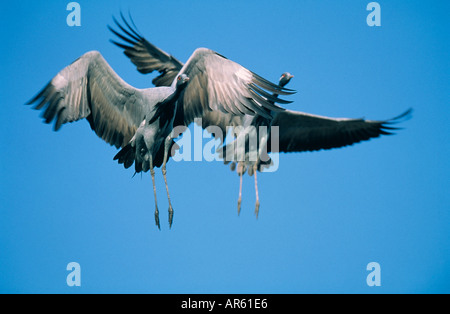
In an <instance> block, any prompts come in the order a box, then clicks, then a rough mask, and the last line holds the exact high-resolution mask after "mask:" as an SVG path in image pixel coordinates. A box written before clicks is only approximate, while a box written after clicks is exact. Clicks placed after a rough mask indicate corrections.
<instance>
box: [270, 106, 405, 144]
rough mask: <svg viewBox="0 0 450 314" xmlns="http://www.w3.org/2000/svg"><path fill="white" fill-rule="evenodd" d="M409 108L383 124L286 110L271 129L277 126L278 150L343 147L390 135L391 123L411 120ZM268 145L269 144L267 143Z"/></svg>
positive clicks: (276, 117)
mask: <svg viewBox="0 0 450 314" xmlns="http://www.w3.org/2000/svg"><path fill="white" fill-rule="evenodd" d="M411 112H412V109H409V110H407V111H405V112H404V113H402V114H401V115H399V116H397V117H395V118H393V119H390V120H385V121H370V120H364V119H345V118H341V119H334V118H328V117H322V116H317V115H311V114H307V113H303V112H296V111H290V110H286V111H284V112H280V113H278V114H277V115H276V116H275V118H274V120H273V122H272V126H279V151H280V152H303V151H316V150H321V149H331V148H337V147H343V146H348V145H352V144H354V143H359V142H361V141H367V140H369V139H371V138H375V137H379V136H380V135H389V134H392V131H393V130H396V129H398V128H395V127H392V124H394V123H398V122H400V120H402V119H406V118H408V117H410V115H411ZM268 144H270V142H269V143H268Z"/></svg>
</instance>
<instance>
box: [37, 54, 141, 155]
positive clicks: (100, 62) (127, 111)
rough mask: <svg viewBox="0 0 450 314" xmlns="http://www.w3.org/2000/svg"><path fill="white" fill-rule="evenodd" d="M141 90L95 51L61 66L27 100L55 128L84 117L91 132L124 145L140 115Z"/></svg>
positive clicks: (134, 128) (130, 136) (136, 125)
mask: <svg viewBox="0 0 450 314" xmlns="http://www.w3.org/2000/svg"><path fill="white" fill-rule="evenodd" d="M143 96H144V95H143V90H139V89H136V88H134V87H132V86H130V85H128V84H127V83H125V82H124V81H123V80H122V79H121V78H120V77H119V76H118V75H117V74H116V73H115V72H114V71H113V70H112V68H111V67H110V66H109V64H108V63H107V62H106V61H105V59H103V57H102V55H101V54H100V53H99V52H97V51H90V52H88V53H86V54H84V55H83V56H81V57H80V58H78V59H77V60H75V61H74V62H73V63H72V64H70V65H69V66H67V67H65V68H64V69H63V70H61V71H60V72H59V73H58V74H57V75H56V76H55V77H54V78H53V79H52V80H51V81H50V82H49V83H48V84H47V86H45V87H44V88H43V89H42V91H41V92H40V93H39V94H37V95H36V96H35V97H34V98H33V99H31V100H30V101H29V102H28V104H32V103H36V106H35V107H34V108H35V109H43V108H44V109H43V110H44V113H43V117H44V118H45V122H46V123H51V122H52V121H53V120H55V121H56V122H55V131H57V130H59V129H60V128H61V126H62V125H63V124H64V123H67V122H74V121H78V120H80V119H83V118H86V119H87V120H88V121H89V124H90V125H91V128H92V129H93V130H94V131H95V133H96V134H97V135H98V136H99V137H100V138H102V139H103V140H105V141H106V142H107V143H109V144H111V145H114V146H116V147H117V148H119V147H123V146H125V145H126V144H127V143H128V142H129V141H130V139H131V138H132V137H133V135H134V133H135V132H136V129H137V127H138V126H139V124H140V123H141V121H142V120H143V119H144V97H143Z"/></svg>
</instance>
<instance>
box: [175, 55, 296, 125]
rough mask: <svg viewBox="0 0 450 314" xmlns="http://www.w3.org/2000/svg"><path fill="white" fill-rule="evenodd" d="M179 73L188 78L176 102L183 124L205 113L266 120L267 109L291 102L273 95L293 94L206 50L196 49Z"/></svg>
mask: <svg viewBox="0 0 450 314" xmlns="http://www.w3.org/2000/svg"><path fill="white" fill-rule="evenodd" d="M179 74H186V75H187V76H188V77H189V78H190V80H189V84H188V85H187V87H186V88H185V90H184V91H183V95H181V96H180V99H179V100H178V106H179V107H180V108H182V109H180V110H183V112H182V115H183V117H184V121H185V124H186V125H188V124H190V123H191V122H192V121H193V120H194V118H196V117H202V116H203V115H204V113H205V112H208V111H217V112H223V113H229V114H233V115H237V116H242V115H245V114H248V115H255V114H259V115H261V116H264V117H268V118H269V117H270V113H268V111H267V110H270V111H275V112H279V111H284V110H285V109H284V108H282V107H279V106H278V105H276V103H280V104H287V103H290V101H286V100H283V99H280V98H278V97H275V96H273V94H278V95H290V94H293V93H294V91H293V90H290V89H286V88H283V87H280V86H279V85H275V84H273V83H271V82H269V81H268V80H266V79H264V78H262V77H261V76H259V75H257V74H255V73H253V72H251V71H250V70H248V69H246V68H244V67H243V66H241V65H239V64H238V63H236V62H233V61H231V60H228V59H227V58H225V57H223V56H221V55H220V54H218V53H216V52H214V51H212V50H210V49H207V48H198V49H196V50H195V51H194V53H193V54H192V55H191V57H190V58H189V60H188V61H187V62H186V64H185V65H184V66H183V68H182V69H181V70H180V72H179ZM172 84H175V82H174V83H172Z"/></svg>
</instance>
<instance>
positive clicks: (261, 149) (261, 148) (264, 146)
mask: <svg viewBox="0 0 450 314" xmlns="http://www.w3.org/2000/svg"><path fill="white" fill-rule="evenodd" d="M268 138H269V136H268V135H267V134H266V135H264V136H260V141H259V149H258V156H257V158H256V162H255V163H254V165H253V172H254V174H255V194H256V203H255V215H256V218H258V214H259V193H258V174H257V173H258V169H259V167H260V164H261V156H262V154H263V153H264V152H265V151H264V150H266V149H267V139H268Z"/></svg>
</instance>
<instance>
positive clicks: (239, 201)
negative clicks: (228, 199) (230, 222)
mask: <svg viewBox="0 0 450 314" xmlns="http://www.w3.org/2000/svg"><path fill="white" fill-rule="evenodd" d="M241 202H242V200H241V199H238V216H239V214H240V213H241Z"/></svg>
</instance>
